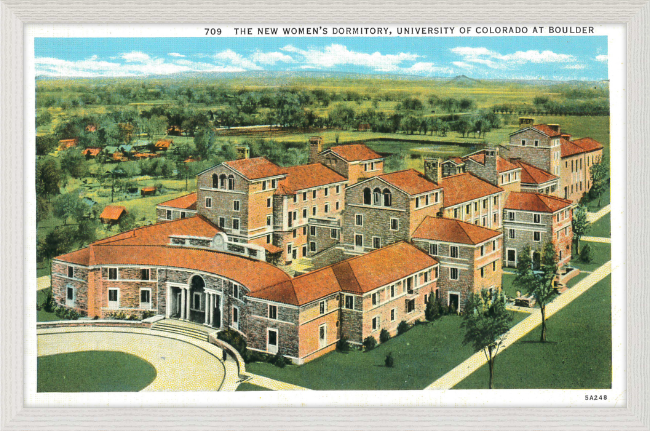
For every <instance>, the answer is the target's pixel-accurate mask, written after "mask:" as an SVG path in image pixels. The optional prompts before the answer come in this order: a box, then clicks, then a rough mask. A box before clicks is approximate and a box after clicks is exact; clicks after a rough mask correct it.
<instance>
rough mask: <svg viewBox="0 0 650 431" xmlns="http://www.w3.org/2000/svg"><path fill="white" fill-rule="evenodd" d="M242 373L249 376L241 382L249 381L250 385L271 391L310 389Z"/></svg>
mask: <svg viewBox="0 0 650 431" xmlns="http://www.w3.org/2000/svg"><path fill="white" fill-rule="evenodd" d="M244 375H245V376H247V377H249V378H248V379H247V380H244V381H242V382H241V383H250V384H251V385H257V386H261V387H263V388H266V389H271V390H272V391H311V389H307V388H303V387H302V386H296V385H292V384H291V383H285V382H281V381H279V380H274V379H270V378H268V377H264V376H260V375H257V374H252V373H244Z"/></svg>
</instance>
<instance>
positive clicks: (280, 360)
mask: <svg viewBox="0 0 650 431" xmlns="http://www.w3.org/2000/svg"><path fill="white" fill-rule="evenodd" d="M287 362H291V361H290V360H288V359H287V358H285V357H284V356H282V353H280V351H279V350H278V352H277V353H276V354H275V356H274V357H273V360H272V364H273V365H275V366H276V367H279V368H284V367H285V366H286V365H287Z"/></svg>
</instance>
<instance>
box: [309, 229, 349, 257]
mask: <svg viewBox="0 0 650 431" xmlns="http://www.w3.org/2000/svg"><path fill="white" fill-rule="evenodd" d="M312 232H314V233H315V235H312V234H311V233H312ZM332 232H334V234H335V237H334V238H332ZM307 235H308V236H307V245H308V247H307V255H308V256H309V257H313V256H315V255H316V254H318V253H320V252H322V251H323V250H325V249H328V248H330V247H332V246H335V245H338V244H340V238H341V229H340V228H339V227H335V226H326V225H322V224H318V223H311V224H309V227H308V228H307ZM312 242H313V243H315V245H316V251H312V249H311V243H312Z"/></svg>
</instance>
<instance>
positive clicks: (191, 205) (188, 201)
mask: <svg viewBox="0 0 650 431" xmlns="http://www.w3.org/2000/svg"><path fill="white" fill-rule="evenodd" d="M158 206H161V207H170V208H178V209H182V210H195V209H196V192H194V193H190V194H187V195H184V196H179V197H177V198H176V199H171V200H169V201H165V202H162V203H159V204H158Z"/></svg>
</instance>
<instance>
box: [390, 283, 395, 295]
mask: <svg viewBox="0 0 650 431" xmlns="http://www.w3.org/2000/svg"><path fill="white" fill-rule="evenodd" d="M390 297H391V298H394V297H395V285H394V284H393V285H391V286H390Z"/></svg>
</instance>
